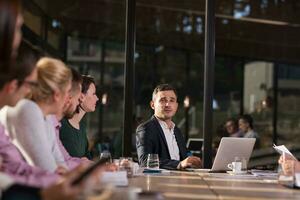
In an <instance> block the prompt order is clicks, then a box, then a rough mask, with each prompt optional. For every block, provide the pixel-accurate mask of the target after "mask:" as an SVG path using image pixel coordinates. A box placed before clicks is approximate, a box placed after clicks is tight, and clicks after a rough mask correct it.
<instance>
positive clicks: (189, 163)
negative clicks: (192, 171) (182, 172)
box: [180, 156, 202, 169]
mask: <svg viewBox="0 0 300 200" xmlns="http://www.w3.org/2000/svg"><path fill="white" fill-rule="evenodd" d="M201 166H202V163H201V159H200V158H198V157H196V156H189V157H187V158H186V159H184V160H183V161H181V162H180V168H181V169H185V168H187V167H193V168H199V167H201Z"/></svg>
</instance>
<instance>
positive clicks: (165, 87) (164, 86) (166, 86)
mask: <svg viewBox="0 0 300 200" xmlns="http://www.w3.org/2000/svg"><path fill="white" fill-rule="evenodd" d="M169 90H171V91H173V92H174V93H175V95H176V97H177V91H176V89H175V88H174V87H173V86H172V85H170V84H167V83H165V84H160V85H158V86H156V87H155V89H154V90H153V93H152V100H153V99H154V97H155V95H156V94H157V93H158V92H161V91H169Z"/></svg>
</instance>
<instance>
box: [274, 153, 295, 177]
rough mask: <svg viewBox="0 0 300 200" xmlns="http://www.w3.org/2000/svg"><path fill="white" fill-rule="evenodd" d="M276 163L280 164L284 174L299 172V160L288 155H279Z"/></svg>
mask: <svg viewBox="0 0 300 200" xmlns="http://www.w3.org/2000/svg"><path fill="white" fill-rule="evenodd" d="M278 163H279V164H281V167H282V170H283V173H284V174H285V175H293V174H294V173H296V172H300V162H299V161H297V160H294V158H292V157H290V156H280V158H279V160H278Z"/></svg>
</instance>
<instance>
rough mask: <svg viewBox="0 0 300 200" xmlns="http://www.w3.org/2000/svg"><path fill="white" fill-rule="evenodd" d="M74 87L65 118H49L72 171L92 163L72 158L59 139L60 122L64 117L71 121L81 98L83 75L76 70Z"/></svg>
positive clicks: (65, 107)
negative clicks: (83, 163)
mask: <svg viewBox="0 0 300 200" xmlns="http://www.w3.org/2000/svg"><path fill="white" fill-rule="evenodd" d="M71 71H72V87H71V92H70V97H69V99H68V100H67V101H66V102H65V106H64V110H63V113H62V114H63V116H62V115H59V114H58V115H50V116H48V117H47V122H48V123H49V124H50V125H52V126H54V129H55V135H56V142H57V143H58V146H59V149H60V151H61V153H62V155H63V157H64V159H65V162H66V164H67V165H68V167H69V168H70V169H73V168H74V167H76V166H77V165H78V164H80V163H82V162H91V161H90V160H88V159H87V158H86V157H83V158H77V157H72V156H70V154H69V153H68V152H67V150H66V149H65V147H64V146H63V144H62V142H61V141H60V139H59V130H60V128H61V123H60V122H59V121H60V120H61V119H62V118H63V117H65V118H66V119H70V118H72V117H73V115H74V114H75V112H76V108H77V106H78V105H79V98H80V95H81V84H82V77H81V74H79V73H78V72H77V71H76V70H74V69H72V68H71Z"/></svg>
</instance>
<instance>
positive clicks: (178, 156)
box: [136, 84, 201, 169]
mask: <svg viewBox="0 0 300 200" xmlns="http://www.w3.org/2000/svg"><path fill="white" fill-rule="evenodd" d="M150 106H151V108H152V109H153V110H154V116H152V117H151V119H149V120H148V121H146V122H144V123H143V124H141V125H140V126H138V128H137V130H136V147H137V153H138V158H139V163H140V165H141V166H146V163H147V156H148V154H158V156H159V161H160V168H165V169H184V168H186V167H200V166H201V160H200V158H198V157H195V156H188V155H187V149H186V145H185V141H184V139H183V136H182V134H181V131H180V130H179V128H178V127H176V125H175V124H174V122H172V117H173V116H174V115H175V114H176V111H177V108H178V103H177V93H176V90H175V88H173V87H172V86H171V85H169V84H161V85H158V86H157V87H156V88H155V89H154V91H153V95H152V101H151V102H150Z"/></svg>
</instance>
